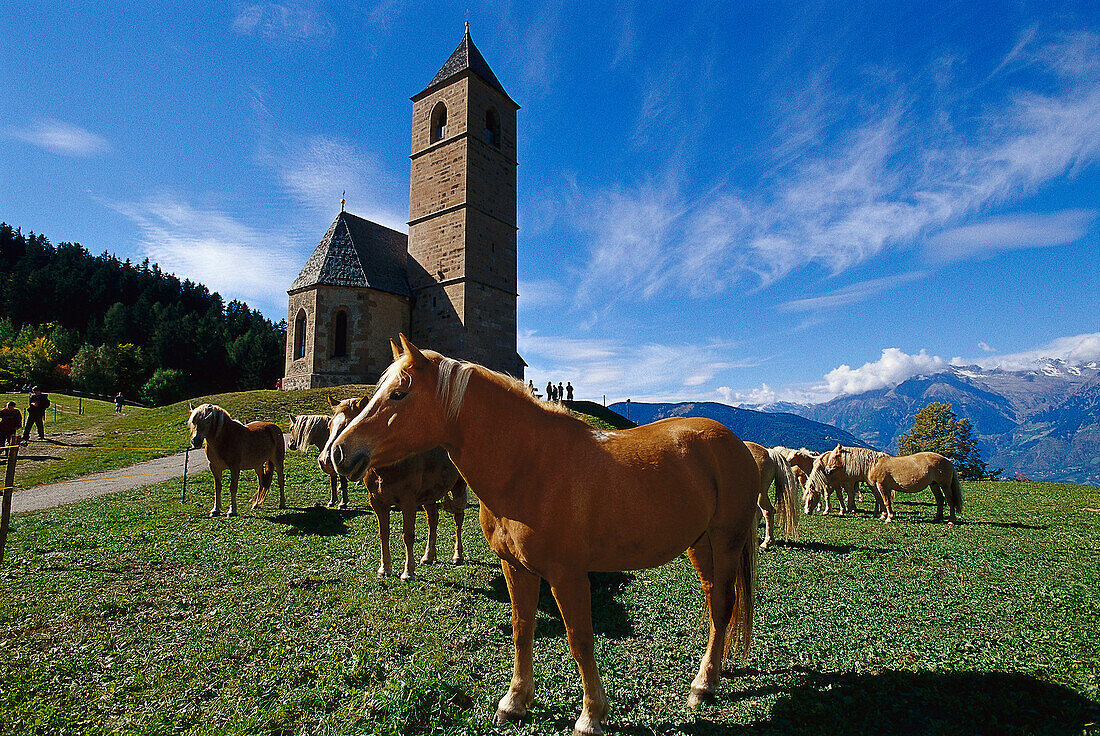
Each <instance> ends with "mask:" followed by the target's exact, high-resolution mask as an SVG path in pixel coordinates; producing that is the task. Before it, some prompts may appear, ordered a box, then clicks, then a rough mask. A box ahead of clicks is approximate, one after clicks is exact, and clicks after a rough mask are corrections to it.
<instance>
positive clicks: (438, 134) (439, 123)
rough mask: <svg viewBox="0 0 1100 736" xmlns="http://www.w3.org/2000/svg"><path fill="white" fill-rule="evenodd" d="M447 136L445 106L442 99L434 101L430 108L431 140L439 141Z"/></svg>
mask: <svg viewBox="0 0 1100 736" xmlns="http://www.w3.org/2000/svg"><path fill="white" fill-rule="evenodd" d="M446 137H447V106H446V105H444V104H443V102H442V101H440V102H437V103H435V107H433V108H432V121H431V142H432V143H435V142H436V141H441V140H443V139H444V138H446Z"/></svg>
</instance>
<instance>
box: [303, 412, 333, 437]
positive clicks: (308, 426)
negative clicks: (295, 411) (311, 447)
mask: <svg viewBox="0 0 1100 736" xmlns="http://www.w3.org/2000/svg"><path fill="white" fill-rule="evenodd" d="M294 421H295V423H296V424H298V426H299V427H301V431H302V432H303V433H305V435H306V436H307V437H308V436H309V435H311V434H313V430H314V429H315V428H316V427H317V425H319V424H325V425H327V424H328V423H329V422H330V421H332V417H330V416H328V415H327V414H300V415H298V416H297V417H295V418H294Z"/></svg>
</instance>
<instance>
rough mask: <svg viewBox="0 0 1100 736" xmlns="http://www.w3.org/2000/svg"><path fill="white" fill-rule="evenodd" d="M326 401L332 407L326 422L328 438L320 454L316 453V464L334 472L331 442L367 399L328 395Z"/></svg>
mask: <svg viewBox="0 0 1100 736" xmlns="http://www.w3.org/2000/svg"><path fill="white" fill-rule="evenodd" d="M328 403H329V406H331V407H332V419H330V420H329V423H328V440H326V441H325V446H324V447H322V448H321V452H320V454H318V455H317V466H318V467H320V468H321V470H323V471H324V472H326V473H335V472H336V468H335V467H333V464H332V443H333V442H335V441H336V438H337V437H339V436H340V432H342V431H343V430H344V427H346V426H348V424H350V423H351V420H353V419H355V417H357V416H359V412H361V411H363V409H364V408H365V407H366V405H367V399H366V398H365V397H362V396H359V397H355V398H351V399H344V400H343V401H337V400H336V399H335V398H333V397H332V396H329V397H328Z"/></svg>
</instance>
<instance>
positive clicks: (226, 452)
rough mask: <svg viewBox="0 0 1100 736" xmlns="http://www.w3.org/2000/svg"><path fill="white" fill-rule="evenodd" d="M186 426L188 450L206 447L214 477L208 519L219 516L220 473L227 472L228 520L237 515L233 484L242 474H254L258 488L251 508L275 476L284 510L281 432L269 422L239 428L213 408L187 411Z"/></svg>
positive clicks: (283, 451) (266, 490) (269, 486)
mask: <svg viewBox="0 0 1100 736" xmlns="http://www.w3.org/2000/svg"><path fill="white" fill-rule="evenodd" d="M190 409H191V415H190V416H189V417H188V418H187V426H188V427H189V428H190V429H191V447H193V448H195V449H196V450H197V449H198V448H200V447H202V446H203V443H204V442H205V443H206V458H207V460H209V461H210V472H211V473H212V474H213V475H214V508H212V509H210V515H211V516H219V515H221V512H222V473H224V472H225V471H226V470H228V471H229V516H236V515H237V482H238V481H239V480H240V477H241V471H242V470H255V471H256V478H257V479H258V480H259V487H258V489H257V490H256V493H255V494H254V495H253V496H252V508H254V509H255V508H258V507H259V506H261V505H262V504H263V502H264V499H265V498H267V492H268V491H269V490H270V489H271V481H272V479H273V475H274V474H275V473H278V474H279V508H281V509H282V508H286V489H285V486H284V483H283V459H284V455H285V453H286V446H285V445H284V444H283V431H282V430H281V429H279V426H278V425H277V424H273V423H271V422H249V423H248V424H241V423H240V422H238V421H237V420H235V419H233V418H232V417H231V416H229V412H227V411H226V410H225V409H223V408H221V407H220V406H217V405H215V404H202V405H200V406H197V407H190Z"/></svg>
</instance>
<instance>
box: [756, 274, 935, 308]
mask: <svg viewBox="0 0 1100 736" xmlns="http://www.w3.org/2000/svg"><path fill="white" fill-rule="evenodd" d="M927 275H928V274H927V273H926V272H924V271H912V272H910V273H902V274H898V275H897V276H884V277H883V278H880V279H871V280H869V281H860V282H859V283H855V284H850V285H848V286H845V287H843V288H841V289H837V290H836V291H833V292H831V293H829V294H822V295H820V296H815V297H808V298H806V299H795V300H793V301H789V302H785V303H783V304H780V305H779V307H778V309H779V310H780V311H781V312H806V311H814V310H818V309H823V308H828V307H840V306H844V305H847V304H855V303H857V302H861V301H864V300H866V299H870V298H871V297H872V296H874V295H875V294H878V293H880V292H883V291H886V290H888V289H893V288H895V287H898V286H901V285H902V284H905V283H908V282H910V281H917V280H920V279H923V278H924V277H925V276H927Z"/></svg>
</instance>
